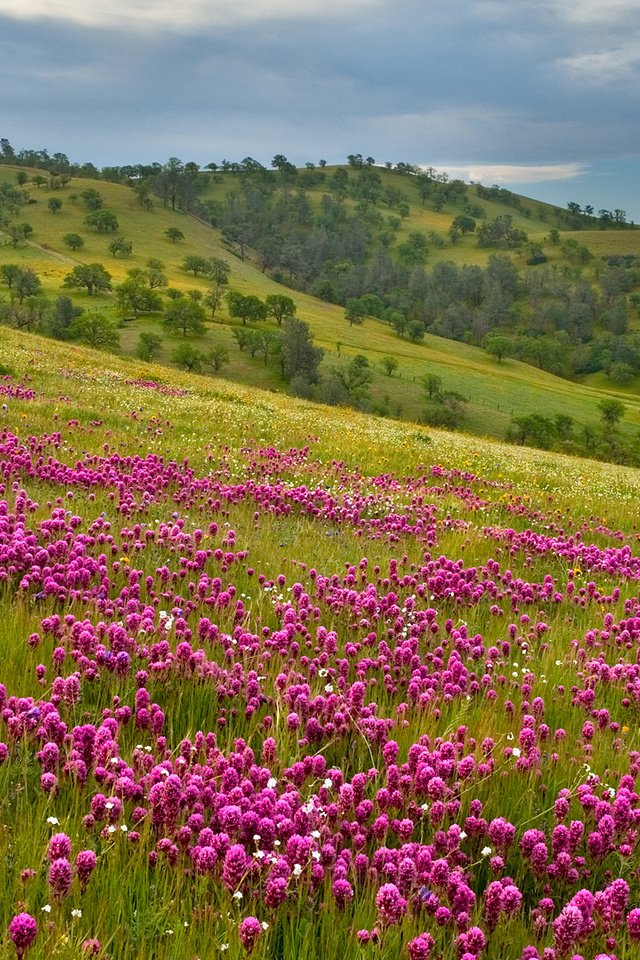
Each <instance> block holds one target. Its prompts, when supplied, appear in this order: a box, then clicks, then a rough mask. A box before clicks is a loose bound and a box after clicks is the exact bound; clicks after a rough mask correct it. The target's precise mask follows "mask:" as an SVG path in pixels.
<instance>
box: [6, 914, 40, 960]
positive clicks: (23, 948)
mask: <svg viewBox="0 0 640 960" xmlns="http://www.w3.org/2000/svg"><path fill="white" fill-rule="evenodd" d="M37 936H38V924H37V923H36V921H35V918H34V917H32V916H31V914H30V913H18V914H16V916H15V917H13V919H12V920H11V922H10V924H9V939H10V940H11V942H12V943H13V945H14V947H15V948H16V954H17V955H18V958H19V960H20V958H22V957H23V956H24V955H25V953H26V952H27V950H28V949H29V947H30V946H31V944H32V943H33V941H34V940H35V939H36V937H37Z"/></svg>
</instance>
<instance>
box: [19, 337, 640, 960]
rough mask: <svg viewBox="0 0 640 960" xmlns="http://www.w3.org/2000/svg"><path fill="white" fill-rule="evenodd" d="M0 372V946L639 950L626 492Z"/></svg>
mask: <svg viewBox="0 0 640 960" xmlns="http://www.w3.org/2000/svg"><path fill="white" fill-rule="evenodd" d="M0 362H1V363H2V368H3V370H4V371H5V372H4V374H3V376H2V379H0V405H1V406H0V593H1V598H2V605H1V611H2V615H1V618H0V857H1V858H2V878H3V884H4V893H3V896H2V899H1V901H0V903H1V910H2V918H1V921H2V923H1V932H0V956H2V957H6V958H12V957H18V958H27V960H37V958H45V957H59V958H61V960H66V958H69V960H71V958H78V957H87V958H90V957H95V958H103V960H107V958H110V960H142V958H149V960H151V958H153V960H210V958H216V957H218V956H221V957H225V958H229V960H240V958H245V957H252V958H256V960H259V958H262V960H267V958H269V960H271V958H282V960H284V958H287V960H288V958H300V960H312V958H318V960H320V958H322V960H338V958H340V960H392V958H393V960H396V958H407V960H498V958H513V960H565V958H566V960H632V958H636V957H638V956H639V955H640V852H639V849H638V839H639V836H640V794H639V793H638V790H637V788H638V777H639V774H640V737H639V735H638V711H639V709H640V659H639V655H638V650H639V643H640V599H639V595H640V586H639V582H640V555H639V554H640V550H639V549H638V538H639V533H638V530H637V525H636V516H637V504H638V498H639V496H640V475H638V474H637V473H636V472H635V471H632V470H627V469H624V468H618V467H614V466H611V465H602V464H590V463H589V462H587V461H584V460H572V459H570V458H561V457H553V456H551V455H546V454H544V453H542V452H539V451H538V452H535V451H526V450H519V449H514V448H508V447H505V446H501V445H499V444H491V443H488V442H486V443H485V442H483V441H481V440H478V439H477V438H465V437H462V436H454V435H449V434H446V433H440V432H438V431H428V432H426V431H425V429H424V428H421V427H415V426H412V425H410V424H401V423H398V422H394V423H391V422H388V421H385V420H376V419H372V418H369V419H368V418H366V417H364V416H361V415H359V414H357V413H354V412H353V411H346V410H341V409H333V410H332V409H328V408H325V409H323V408H320V407H316V406H314V405H313V404H310V403H305V402H296V401H293V400H291V399H290V398H282V397H278V396H276V395H272V394H268V393H259V392H257V391H255V392H252V391H250V390H245V389H242V388H239V387H236V386H233V385H231V384H226V383H224V381H221V380H219V379H207V378H204V377H202V378H201V377H195V376H193V377H190V376H188V375H186V374H185V375H181V374H175V375H173V374H170V373H169V372H168V371H166V370H162V368H159V367H157V368H156V367H153V366H151V365H145V366H143V365H140V364H137V365H136V364H134V363H131V362H129V361H125V360H120V359H117V358H107V359H106V360H105V359H104V356H102V357H101V358H100V361H99V363H100V365H98V361H97V360H96V355H93V354H91V353H90V352H89V351H83V350H82V349H80V348H75V347H68V346H65V345H57V344H51V343H47V342H46V341H43V340H39V339H38V338H29V337H24V336H23V337H19V336H18V335H17V334H15V333H14V332H12V331H6V335H5V339H4V340H3V342H2V343H1V344H0ZM169 377H171V379H169Z"/></svg>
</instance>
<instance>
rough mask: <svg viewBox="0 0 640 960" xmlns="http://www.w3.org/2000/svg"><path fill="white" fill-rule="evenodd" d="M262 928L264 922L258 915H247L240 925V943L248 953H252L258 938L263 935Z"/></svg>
mask: <svg viewBox="0 0 640 960" xmlns="http://www.w3.org/2000/svg"><path fill="white" fill-rule="evenodd" d="M262 929H263V928H262V924H261V923H260V921H259V920H258V918H257V917H245V919H244V920H243V921H242V923H241V924H240V926H239V927H238V937H239V938H240V943H241V944H242V946H243V947H244V949H245V950H246V951H247V953H251V951H252V950H253V948H254V947H255V945H256V942H257V940H258V938H259V937H260V936H261V935H262Z"/></svg>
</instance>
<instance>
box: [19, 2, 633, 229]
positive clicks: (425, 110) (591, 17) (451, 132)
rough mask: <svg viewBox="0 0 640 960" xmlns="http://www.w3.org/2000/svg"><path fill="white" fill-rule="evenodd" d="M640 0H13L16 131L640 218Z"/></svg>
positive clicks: (115, 157)
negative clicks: (388, 173)
mask: <svg viewBox="0 0 640 960" xmlns="http://www.w3.org/2000/svg"><path fill="white" fill-rule="evenodd" d="M639 108H640V0H534V2H532V0H321V2H319V0H295V2H294V0H241V2H238V0H236V2H232V0H231V2H230V0H0V137H7V138H8V139H9V141H10V142H11V144H12V145H13V147H14V148H15V149H16V150H19V149H21V148H33V149H42V148H44V147H46V148H47V149H48V150H49V153H55V152H62V153H66V154H67V155H68V156H69V158H70V159H71V160H73V161H75V162H79V163H82V162H85V161H90V162H92V163H94V164H95V165H96V166H97V167H102V166H109V165H117V164H129V163H131V164H133V163H149V162H152V161H158V162H160V163H163V162H165V161H166V160H167V159H168V158H169V157H172V156H177V157H179V158H180V159H182V160H184V161H185V162H186V161H195V162H196V163H199V164H200V165H202V166H204V165H206V164H207V163H211V162H213V161H215V162H217V163H219V162H220V161H221V160H222V159H228V160H238V161H239V160H242V159H244V158H245V157H248V156H251V157H254V158H255V159H256V160H259V161H260V162H261V163H263V164H265V165H266V166H268V165H269V164H270V162H271V159H272V157H273V156H274V155H275V154H277V153H279V154H284V155H285V156H286V157H287V158H288V159H289V160H290V161H291V162H293V163H296V164H297V165H303V164H304V163H306V162H317V161H318V160H319V159H321V158H322V159H325V160H326V161H327V162H328V163H344V162H345V161H346V157H347V155H348V154H350V153H361V154H362V155H363V156H365V157H367V156H372V157H374V158H375V159H376V162H378V163H384V162H386V161H391V162H393V163H396V162H398V161H403V162H406V163H414V164H418V165H425V166H433V167H435V168H436V169H438V170H443V171H446V172H448V173H449V174H450V175H452V176H456V177H459V178H460V179H463V180H465V181H469V180H475V181H479V182H482V183H485V184H487V185H491V184H494V183H497V184H500V185H502V186H506V187H508V188H509V189H512V190H515V191H516V192H518V193H523V194H525V195H527V196H531V197H534V198H536V199H539V200H547V201H549V202H552V203H557V204H559V205H561V206H566V204H567V203H568V202H574V203H578V204H580V205H581V206H585V205H591V206H592V207H593V208H594V209H595V210H596V212H597V211H598V210H599V209H601V208H605V209H609V210H614V209H623V210H625V211H626V213H627V219H628V220H634V221H635V222H640V191H639V190H638V183H639V181H640V123H639V122H638V120H639V119H640V109H639Z"/></svg>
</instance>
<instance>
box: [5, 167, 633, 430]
mask: <svg viewBox="0 0 640 960" xmlns="http://www.w3.org/2000/svg"><path fill="white" fill-rule="evenodd" d="M15 172H16V171H15V170H14V169H12V168H10V167H7V166H1V167H0V181H3V182H7V183H11V182H15ZM380 175H381V177H382V178H383V179H384V178H390V182H391V181H392V179H393V177H392V175H391V174H390V173H388V172H387V171H380ZM397 180H398V178H397V177H396V178H395V179H393V182H397ZM400 183H401V186H402V188H403V189H405V190H406V191H408V194H407V196H408V198H411V195H412V191H411V190H410V189H409V186H408V185H406V186H405V185H404V182H403V181H402V178H401V179H400ZM87 188H93V189H99V191H100V193H101V194H102V196H103V200H104V207H105V208H108V209H109V210H111V211H113V212H114V213H115V214H116V216H117V219H118V222H119V224H120V230H119V233H120V234H121V235H122V236H123V237H124V238H125V239H129V240H131V241H132V243H133V251H132V254H131V256H129V257H113V256H111V254H110V253H109V251H108V245H109V242H110V240H111V239H112V238H111V236H110V235H104V234H100V233H97V232H95V231H92V230H88V229H87V228H86V227H85V226H84V218H85V216H86V215H87V209H86V207H85V204H84V203H83V202H82V200H81V199H79V197H80V195H81V194H82V192H83V191H84V190H85V189H87ZM28 189H29V192H30V196H31V198H32V200H33V201H35V202H33V203H31V204H29V205H27V206H26V207H24V208H22V209H21V212H20V217H21V218H24V219H25V220H28V221H29V223H30V224H31V225H32V226H33V228H34V233H33V235H32V237H31V238H30V239H29V241H28V242H27V243H26V244H20V245H18V246H17V247H15V248H14V247H13V246H11V245H9V244H7V245H5V246H2V247H0V265H1V264H6V263H18V264H19V265H22V266H27V267H30V268H32V269H33V270H35V271H36V273H37V274H38V275H39V276H40V278H41V279H42V283H43V289H44V292H45V293H46V294H47V295H49V296H51V297H54V296H57V295H58V294H59V293H61V292H65V291H63V290H62V289H61V285H62V283H63V280H64V277H65V276H66V275H67V274H68V273H69V271H70V270H71V269H72V268H73V266H74V265H76V264H79V263H93V262H101V263H104V264H105V266H106V268H107V269H108V271H109V272H110V273H111V275H112V281H113V284H114V285H117V284H118V283H120V282H122V281H123V280H124V279H125V278H126V275H127V271H129V270H131V269H143V268H144V267H145V265H146V263H147V262H148V260H149V259H150V258H156V259H159V260H161V261H162V262H163V263H164V264H165V272H166V274H167V276H168V280H169V284H170V286H172V287H174V288H176V289H178V290H181V291H183V292H185V291H188V290H193V289H196V290H200V291H202V292H205V291H206V289H207V281H206V280H205V279H203V278H201V277H194V276H193V275H190V274H188V273H186V272H185V271H184V270H183V269H182V264H183V262H184V259H185V257H186V256H187V255H189V254H197V255H200V256H203V257H220V258H224V259H226V260H227V261H228V262H229V264H230V267H231V278H230V284H229V286H230V288H232V289H234V290H238V291H240V292H241V293H243V294H255V295H257V296H259V297H261V298H264V297H266V296H268V295H269V294H274V293H283V292H284V293H286V294H287V295H290V296H291V297H292V298H293V299H294V301H295V303H296V309H297V313H298V316H299V317H300V318H301V319H303V320H304V321H306V322H307V323H308V324H309V326H310V328H311V331H312V333H313V337H314V340H315V342H316V343H317V344H318V345H319V346H321V347H322V348H323V350H324V351H325V357H324V360H323V364H322V371H323V372H324V373H327V372H329V371H330V370H331V368H332V367H334V366H336V365H338V366H339V365H341V364H345V363H346V362H347V361H348V360H349V359H350V358H351V357H353V356H354V355H355V354H358V353H361V354H364V355H365V356H366V357H367V359H368V360H369V362H370V364H371V365H372V367H373V371H374V373H373V382H372V385H371V397H372V403H373V405H374V407H375V408H376V409H378V410H381V411H384V412H385V413H386V414H387V415H389V416H393V417H400V418H402V419H405V420H407V421H413V422H417V421H419V420H420V419H421V418H422V416H423V412H424V406H425V393H424V389H423V387H422V386H421V383H420V381H421V378H422V377H424V376H425V375H432V374H433V375H435V376H439V377H441V378H442V384H443V389H445V390H453V391H456V392H458V393H460V394H461V395H462V396H464V397H465V398H466V399H467V401H468V404H467V407H466V410H465V417H464V423H463V427H464V429H465V430H466V431H468V432H470V433H474V434H478V435H480V436H494V437H500V438H502V437H504V435H505V433H506V430H507V427H508V425H509V422H510V420H511V418H512V417H513V416H527V415H530V414H535V413H540V414H543V415H544V416H547V417H551V418H552V417H554V416H557V415H559V414H564V415H567V416H570V417H571V418H572V419H573V420H574V422H575V425H576V429H580V428H582V427H584V426H585V425H593V424H597V422H598V420H599V411H598V403H599V402H600V401H601V400H602V398H603V397H605V396H611V397H617V398H621V399H622V400H623V401H624V403H625V404H626V406H627V411H626V414H625V417H624V420H623V422H622V424H621V431H622V434H623V436H627V437H630V436H631V435H632V434H635V433H636V432H637V427H638V426H639V425H640V405H639V402H638V398H637V394H636V392H635V384H634V383H631V385H630V386H629V387H628V388H626V389H622V388H620V387H615V386H614V385H613V384H611V383H609V382H606V381H605V380H604V378H603V377H602V376H601V375H597V376H596V378H595V381H594V383H595V386H594V385H592V384H590V383H586V382H585V383H574V382H570V381H567V380H563V379H561V378H559V377H556V376H554V375H552V374H549V373H546V372H545V371H543V370H539V369H537V368H536V367H534V366H530V365H528V364H524V363H521V362H519V361H517V360H514V359H504V360H503V361H502V362H501V363H497V361H496V360H495V359H493V358H492V357H490V356H488V355H487V353H486V352H485V351H484V350H482V349H480V348H479V347H475V346H470V345H467V344H464V343H461V342H456V341H452V340H446V339H443V338H442V337H437V336H432V335H429V334H427V336H426V337H425V339H424V341H423V342H422V343H411V342H410V341H408V340H405V339H400V338H399V337H398V336H396V334H395V333H394V332H393V330H392V329H391V328H390V327H389V326H388V325H387V324H383V323H381V322H379V321H376V320H373V319H369V320H368V321H367V322H366V323H365V325H364V326H363V327H357V326H350V325H349V324H348V323H347V321H346V320H345V316H344V309H343V308H342V307H339V306H335V305H333V304H330V303H326V302H323V301H321V300H318V299H316V298H314V297H311V296H309V295H306V294H304V293H302V292H299V291H295V290H291V289H289V288H287V287H283V286H282V285H281V284H278V283H275V282H274V281H273V280H272V279H270V278H269V277H268V276H267V275H265V274H263V273H262V272H261V271H260V269H259V268H258V266H257V264H256V263H254V262H253V261H252V260H251V256H250V255H249V256H248V257H247V259H246V260H244V261H242V260H240V259H239V258H238V257H237V256H234V255H233V253H231V252H230V251H229V249H228V246H227V245H225V244H224V243H223V240H222V238H221V235H220V232H219V231H216V230H213V229H211V227H209V226H207V225H206V224H204V223H201V222H199V221H198V220H196V219H195V218H193V217H189V216H186V215H185V214H183V213H180V212H179V211H174V210H171V209H169V208H164V207H163V206H162V204H161V203H160V202H159V201H157V200H156V202H155V205H154V207H153V209H151V210H149V211H145V210H143V209H141V208H140V206H139V205H138V204H137V202H136V199H135V194H134V193H133V191H132V190H131V189H130V188H129V187H125V186H122V185H119V184H113V183H109V182H105V181H94V180H81V179H74V180H72V181H71V182H70V183H69V184H68V185H67V186H66V187H65V188H64V189H62V190H57V191H55V196H56V197H58V198H59V199H61V200H62V203H63V206H62V208H61V210H60V211H59V212H58V213H56V214H52V213H51V211H50V210H49V209H48V200H49V199H50V196H51V194H50V193H49V192H48V191H47V189H46V187H42V188H40V189H37V188H36V187H34V186H33V185H29V187H28ZM221 189H222V187H221V186H220V185H219V184H218V185H214V186H212V187H211V190H210V197H211V198H215V197H216V196H217V195H218V193H217V192H216V191H218V192H219V191H220V190H221ZM74 197H75V199H73V198H74ZM485 206H486V208H487V211H488V213H489V214H491V215H493V214H494V213H495V214H496V215H500V214H501V213H502V214H503V213H504V212H505V209H507V208H505V207H503V206H501V205H500V204H498V203H490V202H488V203H485ZM529 206H530V208H531V210H532V211H534V214H533V215H532V216H530V217H529V218H525V217H523V216H521V215H517V216H516V222H517V223H518V225H520V226H522V225H523V224H524V225H526V226H527V229H528V230H529V233H530V237H531V239H532V240H540V241H542V240H544V238H545V237H546V234H547V233H548V223H546V222H545V220H542V219H539V218H536V216H535V211H536V210H538V209H539V210H542V211H543V213H544V215H545V217H547V218H548V217H550V216H551V208H549V209H548V210H546V208H544V206H541V205H537V206H536V205H535V204H534V203H533V201H531V202H529ZM454 212H455V211H454ZM451 215H452V214H451V211H449V212H447V213H435V212H433V211H430V210H429V209H423V208H422V207H421V206H420V204H419V203H418V202H416V198H415V196H414V197H413V202H412V206H411V215H410V217H409V218H408V219H407V221H406V222H403V225H402V228H401V235H404V233H409V232H410V231H411V230H414V229H425V230H426V229H434V230H440V231H442V230H444V229H445V227H446V225H447V224H448V223H450V221H451ZM521 221H522V222H521ZM171 227H177V228H179V229H180V230H181V231H182V232H183V234H184V240H183V241H180V242H178V243H172V242H170V240H169V239H167V236H166V230H167V229H169V228H171ZM70 232H71V233H73V232H78V233H80V234H81V235H82V236H83V238H84V239H85V245H84V246H83V247H82V249H80V250H77V251H71V250H69V248H68V247H67V246H66V245H65V243H64V240H63V238H64V237H65V235H67V234H68V233H70ZM564 235H565V234H563V236H564ZM566 236H570V234H569V233H567V234H566ZM576 236H577V237H578V238H579V240H580V242H581V243H586V244H587V245H593V246H594V250H596V249H597V251H601V250H606V251H608V252H616V251H620V252H626V253H629V252H633V251H638V250H640V231H634V230H629V231H604V232H601V231H592V232H590V231H580V232H579V233H577V234H576ZM545 249H546V251H547V253H548V255H549V257H550V262H551V263H553V262H554V258H556V259H557V257H558V256H559V254H558V252H557V250H556V249H555V248H553V247H552V246H550V245H548V244H547V245H546V247H545ZM490 253H491V251H489V250H486V249H482V248H480V247H478V246H477V244H476V243H475V241H474V239H473V238H472V237H466V238H463V239H461V240H460V241H459V242H458V243H457V244H456V245H455V246H451V245H449V246H447V247H446V248H444V249H442V250H439V249H437V248H434V249H433V250H432V251H431V253H430V255H429V265H430V266H433V264H435V263H437V262H439V261H441V260H452V261H453V262H456V263H459V264H461V263H479V264H486V262H487V259H488V257H489V256H490ZM521 259H522V258H521ZM522 262H524V260H523V261H522ZM5 294H6V291H5ZM73 297H74V301H75V302H76V303H77V305H78V306H79V307H82V308H84V309H87V310H104V311H106V312H107V314H108V315H110V316H112V317H113V318H114V319H116V320H117V321H118V322H121V320H122V317H123V315H126V311H125V312H124V314H123V311H121V310H119V309H118V306H117V303H116V298H115V296H114V294H113V293H106V294H99V295H97V296H92V297H90V296H88V294H87V293H86V292H84V291H73ZM236 324H237V321H234V320H232V319H231V318H230V317H229V316H228V313H227V312H226V309H225V306H224V304H223V306H222V308H221V309H220V311H219V312H218V314H217V316H216V320H215V321H214V322H209V323H208V324H207V329H206V332H205V334H204V335H203V336H202V337H190V338H188V339H189V342H190V343H193V345H194V346H196V347H198V348H201V349H207V348H211V347H215V346H221V347H224V348H225V349H227V351H228V354H229V363H228V365H227V366H225V367H224V370H223V374H224V376H225V377H226V378H227V379H229V380H233V381H236V382H240V383H245V384H248V385H254V386H259V387H266V388H269V389H272V390H275V391H282V390H283V383H282V381H281V379H280V378H279V376H278V373H277V371H276V370H275V369H274V368H273V367H271V366H269V367H267V366H265V365H264V364H263V363H262V361H261V360H260V359H259V358H256V359H253V360H252V359H251V358H250V357H249V356H248V354H247V352H246V351H242V352H241V351H240V350H239V349H238V347H237V344H236V342H235V340H234V338H233V333H234V330H235V329H236ZM268 326H269V325H267V328H268ZM273 328H274V329H277V328H276V327H275V325H273ZM144 331H146V332H154V333H159V334H160V335H161V336H163V338H164V339H163V344H162V346H161V348H160V351H159V353H158V360H159V361H160V362H163V363H166V364H170V363H171V357H172V354H173V352H174V351H175V349H176V347H177V346H178V345H179V344H180V343H181V342H182V341H183V339H184V338H183V337H182V336H181V335H180V334H172V333H167V332H166V331H164V329H163V326H162V321H161V317H160V316H158V315H150V316H140V317H138V318H137V319H136V320H135V321H133V322H129V323H127V324H125V326H124V327H123V328H122V330H121V331H120V339H121V352H122V353H124V354H129V355H132V354H134V353H135V348H136V343H137V341H138V337H139V335H140V333H141V332H144ZM389 356H393V357H395V358H396V359H397V361H398V368H397V371H396V372H395V373H394V375H393V376H387V375H385V374H384V373H383V371H382V368H381V362H382V360H383V358H384V357H389ZM588 379H589V378H588ZM591 379H592V380H593V378H591Z"/></svg>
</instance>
